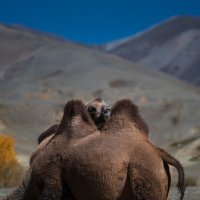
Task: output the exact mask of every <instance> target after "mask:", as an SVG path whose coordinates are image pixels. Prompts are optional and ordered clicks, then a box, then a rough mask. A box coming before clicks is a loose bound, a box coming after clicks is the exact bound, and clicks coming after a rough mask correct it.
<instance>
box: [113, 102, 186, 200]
mask: <svg viewBox="0 0 200 200" xmlns="http://www.w3.org/2000/svg"><path fill="white" fill-rule="evenodd" d="M129 104H132V106H128V105H129ZM116 106H117V107H116ZM126 106H127V107H128V108H126V109H132V110H131V111H130V112H131V115H132V120H133V123H134V124H135V126H137V127H138V129H139V130H141V132H142V133H144V134H146V135H147V136H148V135H149V133H148V131H149V130H148V126H147V125H146V122H145V121H144V120H143V119H142V117H141V116H140V114H139V110H138V107H137V106H136V105H135V104H134V103H132V102H131V101H130V102H129V103H127V104H126V105H125V106H124V105H123V104H121V103H119V104H117V105H115V108H113V110H112V115H114V114H115V110H116V108H117V109H118V110H120V109H121V107H122V110H125V107H126ZM154 148H156V149H157V152H158V154H159V156H160V157H161V158H162V159H163V164H164V167H165V171H166V174H167V176H168V192H169V189H170V185H171V174H170V169H169V167H168V164H169V165H172V166H174V167H175V168H176V169H177V171H178V184H177V187H178V190H179V192H180V193H181V196H180V199H183V197H184V192H185V178H184V169H183V167H182V165H181V164H180V162H179V161H178V160H176V159H175V158H174V157H173V156H171V155H170V154H169V153H167V152H166V151H164V150H163V149H161V148H159V147H156V146H154Z"/></svg>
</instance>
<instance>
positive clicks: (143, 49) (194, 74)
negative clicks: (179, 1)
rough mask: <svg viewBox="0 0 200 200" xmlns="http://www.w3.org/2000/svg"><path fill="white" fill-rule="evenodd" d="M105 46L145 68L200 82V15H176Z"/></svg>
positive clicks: (108, 50) (191, 81) (107, 50)
mask: <svg viewBox="0 0 200 200" xmlns="http://www.w3.org/2000/svg"><path fill="white" fill-rule="evenodd" d="M102 48H103V49H104V50H105V51H106V52H109V53H111V54H115V55H117V56H120V57H122V58H126V59H128V60H131V61H134V62H137V63H139V64H141V65H143V66H144V67H147V68H149V67H151V68H153V69H158V70H161V71H163V72H165V73H168V74H170V75H172V76H175V77H177V78H179V79H181V80H184V81H187V82H189V83H192V84H195V85H198V86H199V85H200V17H189V16H181V17H175V18H172V19H170V20H168V21H165V22H163V23H161V24H158V25H156V26H154V27H152V28H150V29H149V30H147V31H144V32H142V33H139V34H138V35H135V36H132V37H129V38H124V39H122V40H119V41H115V42H110V43H108V44H106V45H105V46H103V47H102Z"/></svg>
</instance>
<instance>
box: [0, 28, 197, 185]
mask: <svg viewBox="0 0 200 200" xmlns="http://www.w3.org/2000/svg"><path fill="white" fill-rule="evenodd" d="M0 74H1V76H0V94H1V95H0V132H1V133H5V134H11V135H13V136H14V137H15V139H16V150H17V154H18V158H19V160H20V162H22V164H27V163H28V158H29V156H30V154H31V152H32V151H33V149H34V148H35V146H36V140H37V136H38V135H39V134H40V133H41V132H42V131H44V130H45V129H46V128H47V127H49V126H50V125H52V124H54V123H56V122H58V121H59V120H60V116H61V114H62V109H63V106H64V104H65V102H66V101H67V100H69V99H71V98H83V99H84V100H90V99H92V98H94V97H97V96H101V97H102V98H103V99H105V101H107V102H108V103H110V104H112V103H113V102H114V101H115V100H116V99H119V98H122V97H128V98H131V99H132V100H133V101H135V102H136V103H137V104H138V105H139V107H140V110H141V112H142V116H143V117H144V119H145V120H146V121H147V123H148V124H149V127H150V132H151V133H150V134H151V139H152V140H153V141H154V143H156V144H157V145H159V146H161V147H163V148H165V149H168V150H169V151H170V152H172V153H173V154H174V155H175V156H176V157H177V158H178V159H179V160H180V161H181V162H182V163H183V164H184V166H185V169H186V171H187V175H188V176H189V177H191V178H192V179H194V180H195V185H198V184H200V183H199V182H200V179H197V178H196V177H200V172H199V166H200V146H199V141H200V124H199V119H200V112H199V110H200V103H199V102H200V91H199V90H198V89H196V88H195V87H192V86H190V85H188V84H185V83H183V82H181V81H178V80H176V79H174V78H172V77H169V76H167V75H164V74H162V73H159V72H156V71H153V70H149V69H145V68H143V67H141V66H138V65H136V64H134V63H132V62H128V61H126V60H123V59H121V58H118V57H116V56H112V55H107V54H105V53H102V52H99V51H95V50H92V49H90V48H87V47H84V46H81V45H78V44H73V43H71V42H67V41H62V40H59V39H55V38H51V37H46V36H45V35H43V34H42V35H40V34H39V33H37V34H36V33H34V32H32V31H26V30H24V29H23V30H22V29H17V28H16V27H15V28H12V27H8V26H4V25H1V26H0Z"/></svg>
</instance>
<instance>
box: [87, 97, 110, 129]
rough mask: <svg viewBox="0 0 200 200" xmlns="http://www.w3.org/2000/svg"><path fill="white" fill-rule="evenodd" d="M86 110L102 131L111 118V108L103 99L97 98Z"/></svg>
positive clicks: (88, 104)
mask: <svg viewBox="0 0 200 200" xmlns="http://www.w3.org/2000/svg"><path fill="white" fill-rule="evenodd" d="M86 109H87V111H88V112H89V114H90V116H91V118H92V120H93V121H94V123H95V125H96V126H97V128H98V129H101V128H102V127H103V125H104V124H105V122H106V121H107V120H108V119H109V118H110V113H111V108H110V106H109V105H108V104H106V103H105V102H104V101H103V100H102V99H101V98H97V99H95V100H92V101H91V102H89V103H87V104H86Z"/></svg>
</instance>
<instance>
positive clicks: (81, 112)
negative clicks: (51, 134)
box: [63, 100, 91, 123]
mask: <svg viewBox="0 0 200 200" xmlns="http://www.w3.org/2000/svg"><path fill="white" fill-rule="evenodd" d="M76 116H81V118H82V120H83V121H84V122H86V123H90V121H91V118H90V115H89V113H88V112H87V110H86V108H85V105H84V103H83V102H82V101H81V100H71V101H69V102H67V104H66V105H65V108H64V115H63V118H64V120H65V123H67V122H71V121H72V119H73V118H74V117H76Z"/></svg>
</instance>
